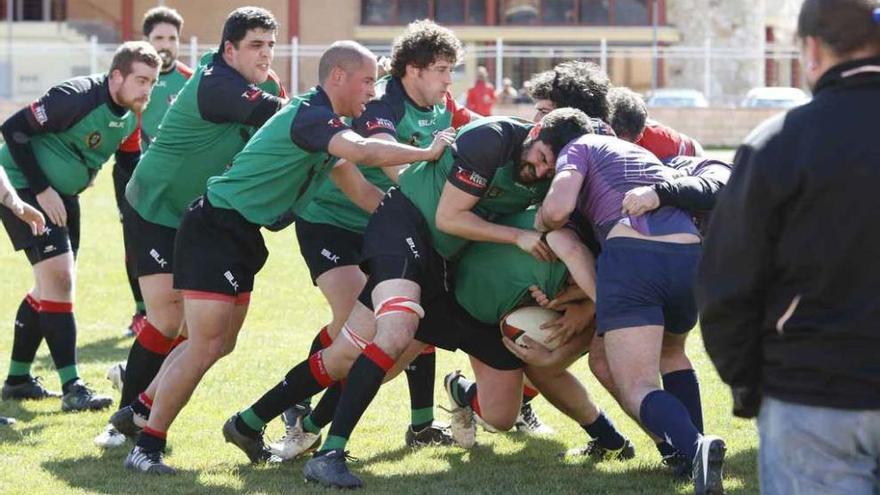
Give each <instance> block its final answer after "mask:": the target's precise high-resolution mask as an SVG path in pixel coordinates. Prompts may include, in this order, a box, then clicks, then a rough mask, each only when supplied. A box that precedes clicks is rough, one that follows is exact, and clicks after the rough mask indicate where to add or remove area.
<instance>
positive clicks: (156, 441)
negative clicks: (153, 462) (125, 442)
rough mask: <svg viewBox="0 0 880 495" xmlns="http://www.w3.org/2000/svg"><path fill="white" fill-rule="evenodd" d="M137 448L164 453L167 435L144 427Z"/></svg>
mask: <svg viewBox="0 0 880 495" xmlns="http://www.w3.org/2000/svg"><path fill="white" fill-rule="evenodd" d="M137 446H138V447H140V448H142V449H144V450H146V451H147V452H164V451H165V433H163V432H159V431H155V430H153V429H151V428H149V427H144V429H143V430H142V431H141V433H140V435H139V436H138V440H137Z"/></svg>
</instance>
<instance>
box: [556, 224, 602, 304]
mask: <svg viewBox="0 0 880 495" xmlns="http://www.w3.org/2000/svg"><path fill="white" fill-rule="evenodd" d="M547 244H548V245H549V246H550V249H552V250H553V252H554V253H555V254H556V257H557V258H559V260H560V261H562V262H563V263H564V264H565V267H566V268H568V273H570V274H571V278H572V279H573V280H574V282H575V284H577V286H578V287H579V288H580V289H581V290H582V291H583V292H584V294H586V295H587V297H588V298H590V300H592V301H595V300H596V257H595V256H593V253H592V252H590V250H589V249H587V246H586V245H585V244H584V243H583V242H581V240H580V238H579V237H578V235H577V234H576V233H575V232H574V231H573V230H571V229H567V228H562V229H558V230H554V231H553V232H549V233H548V234H547Z"/></svg>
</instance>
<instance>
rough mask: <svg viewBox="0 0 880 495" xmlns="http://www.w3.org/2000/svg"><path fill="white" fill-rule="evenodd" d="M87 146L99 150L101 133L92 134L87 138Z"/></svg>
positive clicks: (94, 132)
mask: <svg viewBox="0 0 880 495" xmlns="http://www.w3.org/2000/svg"><path fill="white" fill-rule="evenodd" d="M86 144H87V145H89V148H92V149H95V148H97V147H98V146H99V145H100V144H101V133H100V132H98V131H93V132H90V133H89V135H88V136H86Z"/></svg>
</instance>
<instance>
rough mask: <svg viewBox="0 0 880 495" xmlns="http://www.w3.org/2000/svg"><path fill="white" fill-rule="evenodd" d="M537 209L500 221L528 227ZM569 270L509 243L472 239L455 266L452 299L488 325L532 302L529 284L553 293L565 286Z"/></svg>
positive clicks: (532, 223)
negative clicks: (473, 240)
mask: <svg viewBox="0 0 880 495" xmlns="http://www.w3.org/2000/svg"><path fill="white" fill-rule="evenodd" d="M536 213H537V210H536V209H534V208H529V209H528V210H525V211H522V212H519V213H514V214H512V215H507V216H504V217H502V218H500V219H498V220H497V222H498V223H500V224H502V225H509V226H512V227H518V228H521V229H531V228H532V227H533V225H534V223H535V214H536ZM567 275H568V270H567V269H566V267H565V265H564V264H563V263H562V262H561V261H553V262H545V261H538V260H536V259H535V258H534V257H533V256H532V255H530V254H529V253H526V252H525V251H523V250H522V249H520V248H518V247H516V246H514V245H511V244H496V243H492V242H473V243H471V244H470V245H469V246H468V247H466V248H465V249H464V250H463V251H462V254H461V257H460V258H459V260H458V262H457V263H456V269H455V299H456V300H457V301H458V303H459V304H460V305H461V307H462V308H464V309H465V311H467V312H468V313H469V314H470V315H471V316H473V317H474V318H476V319H478V320H480V321H482V322H483V323H488V324H491V325H494V324H497V323H498V322H499V321H501V318H502V317H504V315H506V314H507V313H509V312H510V311H512V310H514V309H515V308H516V307H517V306H521V305H523V304H533V300H532V296H531V295H530V293H529V287H530V286H532V285H536V286H538V287H539V288H540V289H541V290H542V291H543V292H544V293H545V294H547V295H548V296H549V297H551V298H552V297H554V296H555V295H556V294H557V293H558V292H559V291H560V290H562V288H563V287H564V286H565V282H566V278H567Z"/></svg>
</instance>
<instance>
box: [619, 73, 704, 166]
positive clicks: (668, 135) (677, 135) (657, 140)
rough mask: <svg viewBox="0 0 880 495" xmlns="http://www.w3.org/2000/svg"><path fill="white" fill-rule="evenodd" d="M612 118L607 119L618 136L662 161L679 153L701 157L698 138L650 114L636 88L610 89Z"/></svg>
mask: <svg viewBox="0 0 880 495" xmlns="http://www.w3.org/2000/svg"><path fill="white" fill-rule="evenodd" d="M608 100H609V102H610V104H611V117H610V120H609V121H608V123H609V124H611V127H612V128H613V129H614V132H615V133H617V137H619V138H620V139H623V140H626V141H629V142H631V143H636V144H638V145H639V146H641V147H642V148H645V149H647V150H648V151H650V152H651V153H654V155H656V156H657V158H659V159H660V160H661V161H666V160H670V159H672V158H674V157H676V156H702V155H703V147H702V146H700V143H699V142H697V140H696V139H694V138H692V137H690V136H687V135H685V134H684V133H681V132H678V131H676V130H675V129H673V128H671V127H669V126H667V125H663V124H661V123H660V122H657V121H656V120H654V119H651V118H650V117H648V107H647V106H646V105H645V101H644V100H643V99H642V97H641V96H639V95H638V94H637V93H635V92H634V91H633V90H631V89H629V88H627V87H623V86H617V87H614V88H611V90H610V91H609V92H608Z"/></svg>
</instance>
